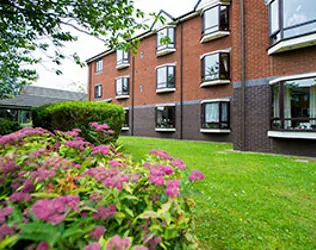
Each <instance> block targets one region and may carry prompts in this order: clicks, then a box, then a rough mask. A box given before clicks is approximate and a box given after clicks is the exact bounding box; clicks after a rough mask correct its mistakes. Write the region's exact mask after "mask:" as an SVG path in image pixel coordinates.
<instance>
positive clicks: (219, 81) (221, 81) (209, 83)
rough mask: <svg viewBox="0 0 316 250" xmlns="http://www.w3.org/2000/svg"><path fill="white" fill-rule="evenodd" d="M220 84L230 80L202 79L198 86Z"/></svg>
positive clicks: (228, 82) (227, 82)
mask: <svg viewBox="0 0 316 250" xmlns="http://www.w3.org/2000/svg"><path fill="white" fill-rule="evenodd" d="M222 84H230V80H214V81H204V82H201V84H200V87H201V88H203V87H207V86H214V85H222Z"/></svg>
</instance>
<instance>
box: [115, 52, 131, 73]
mask: <svg viewBox="0 0 316 250" xmlns="http://www.w3.org/2000/svg"><path fill="white" fill-rule="evenodd" d="M126 67H129V52H126V51H124V50H117V51H116V68H117V69H122V68H126Z"/></svg>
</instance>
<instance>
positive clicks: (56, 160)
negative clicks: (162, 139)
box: [0, 125, 204, 250]
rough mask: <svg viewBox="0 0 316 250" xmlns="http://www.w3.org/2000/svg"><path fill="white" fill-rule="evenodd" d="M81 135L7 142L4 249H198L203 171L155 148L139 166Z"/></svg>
mask: <svg viewBox="0 0 316 250" xmlns="http://www.w3.org/2000/svg"><path fill="white" fill-rule="evenodd" d="M92 126H93V125H92ZM78 133H79V129H77V128H75V129H73V130H72V131H69V132H64V133H60V132H57V133H56V134H54V133H50V132H48V131H46V130H44V129H42V128H24V129H22V130H20V131H17V132H15V133H13V134H9V135H6V136H3V137H1V138H0V155H1V157H0V174H1V175H0V183H1V185H0V229H1V230H0V249H21V250H22V249H35V248H36V249H56V250H63V249H72V250H77V249H84V250H91V249H95V250H100V249H104V250H105V249H111V250H114V249H116V250H118V249H121V250H164V249H170V250H171V249H179V250H182V249H183V250H184V249H185V250H190V249H191V250H193V249H198V244H197V239H196V237H195V236H194V223H193V213H192V208H193V207H194V201H193V200H192V194H193V191H194V190H193V188H192V187H193V186H194V183H195V182H196V181H199V180H202V179H204V175H203V174H202V173H201V172H199V171H197V170H192V171H191V172H189V171H188V169H186V167H185V165H184V162H183V161H182V160H180V159H175V158H173V157H172V156H170V155H169V154H167V153H166V152H164V151H160V150H156V149H155V150H152V151H151V152H150V154H149V155H148V156H147V158H145V161H144V162H143V164H139V163H138V162H134V161H132V159H131V158H128V157H127V156H125V155H122V154H120V153H119V152H118V150H117V149H115V148H113V147H112V146H109V145H101V146H95V145H93V144H91V143H89V142H86V141H84V140H83V139H82V138H80V137H78Z"/></svg>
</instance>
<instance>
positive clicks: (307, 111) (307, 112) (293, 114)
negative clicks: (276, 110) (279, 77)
mask: <svg viewBox="0 0 316 250" xmlns="http://www.w3.org/2000/svg"><path fill="white" fill-rule="evenodd" d="M315 117H316V79H312V78H310V79H303V80H293V81H286V82H285V83H284V118H285V121H284V128H285V129H294V130H301V129H305V130H309V129H316V122H315V120H310V118H315Z"/></svg>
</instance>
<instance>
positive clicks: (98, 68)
mask: <svg viewBox="0 0 316 250" xmlns="http://www.w3.org/2000/svg"><path fill="white" fill-rule="evenodd" d="M102 71H103V59H101V60H99V61H97V62H96V63H95V73H100V72H102Z"/></svg>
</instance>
